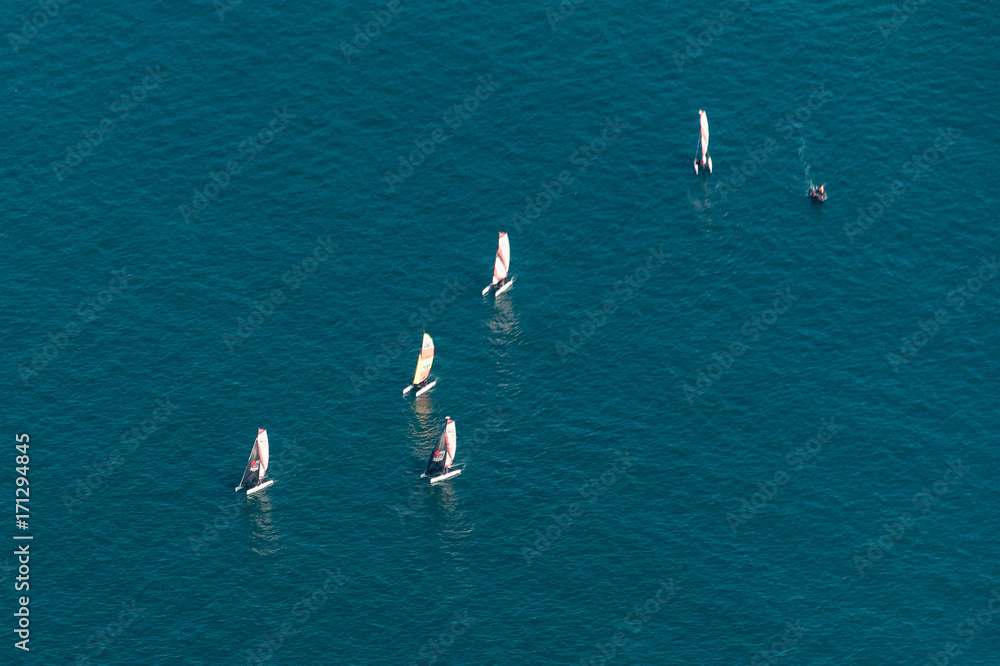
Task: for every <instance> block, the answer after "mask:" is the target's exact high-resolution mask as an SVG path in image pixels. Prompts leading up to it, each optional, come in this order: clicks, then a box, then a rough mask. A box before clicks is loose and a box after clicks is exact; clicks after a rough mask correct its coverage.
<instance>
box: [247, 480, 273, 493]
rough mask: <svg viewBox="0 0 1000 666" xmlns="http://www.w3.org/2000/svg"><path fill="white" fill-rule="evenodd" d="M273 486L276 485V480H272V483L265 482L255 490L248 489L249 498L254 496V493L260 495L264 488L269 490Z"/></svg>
mask: <svg viewBox="0 0 1000 666" xmlns="http://www.w3.org/2000/svg"><path fill="white" fill-rule="evenodd" d="M272 485H274V480H273V479H272V480H270V481H265V482H264V483H262V484H260V485H259V486H254V487H253V488H250V489H248V490H247V496H248V497H249V496H250V495H253V494H254V493H259V492H260V491H262V490H264V488H267V487H268V486H272Z"/></svg>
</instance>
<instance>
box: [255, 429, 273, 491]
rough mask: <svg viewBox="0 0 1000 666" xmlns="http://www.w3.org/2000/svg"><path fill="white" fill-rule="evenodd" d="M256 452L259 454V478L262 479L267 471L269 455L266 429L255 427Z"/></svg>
mask: <svg viewBox="0 0 1000 666" xmlns="http://www.w3.org/2000/svg"><path fill="white" fill-rule="evenodd" d="M257 452H258V453H259V454H260V480H261V481H263V480H264V474H265V473H267V461H268V459H269V458H270V456H271V450H270V446H269V445H268V443H267V431H266V430H264V429H263V428H257Z"/></svg>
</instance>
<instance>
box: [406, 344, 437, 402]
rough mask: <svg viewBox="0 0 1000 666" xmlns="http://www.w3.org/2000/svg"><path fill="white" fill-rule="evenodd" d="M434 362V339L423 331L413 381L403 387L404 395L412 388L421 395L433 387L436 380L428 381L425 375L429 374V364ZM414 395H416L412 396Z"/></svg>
mask: <svg viewBox="0 0 1000 666" xmlns="http://www.w3.org/2000/svg"><path fill="white" fill-rule="evenodd" d="M433 363H434V340H432V339H431V336H429V335H427V332H426V331H425V332H424V341H423V343H422V344H421V345H420V356H418V357H417V370H416V372H414V373H413V383H411V384H410V385H409V386H407V387H406V388H405V389H403V395H406V394H407V393H409V392H410V391H412V390H413V389H417V396H420V395H423V394H424V393H426V392H427V391H430V390H431V389H432V388H434V385H435V384H437V380H436V379H435V380H434V381H429V380H428V379H427V377H428V376H429V375H430V374H431V365H433ZM414 397H416V396H414Z"/></svg>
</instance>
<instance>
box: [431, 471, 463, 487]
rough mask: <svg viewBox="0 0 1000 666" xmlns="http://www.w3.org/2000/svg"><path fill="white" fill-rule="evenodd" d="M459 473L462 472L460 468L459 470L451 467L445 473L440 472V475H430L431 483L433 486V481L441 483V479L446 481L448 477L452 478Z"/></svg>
mask: <svg viewBox="0 0 1000 666" xmlns="http://www.w3.org/2000/svg"><path fill="white" fill-rule="evenodd" d="M461 473H462V470H460V469H453V470H451V471H450V472H448V473H447V474H442V475H441V476H434V477H431V485H432V486H433V485H434V484H435V483H441V482H442V481H447V480H448V479H451V478H454V477H456V476H458V475H459V474H461Z"/></svg>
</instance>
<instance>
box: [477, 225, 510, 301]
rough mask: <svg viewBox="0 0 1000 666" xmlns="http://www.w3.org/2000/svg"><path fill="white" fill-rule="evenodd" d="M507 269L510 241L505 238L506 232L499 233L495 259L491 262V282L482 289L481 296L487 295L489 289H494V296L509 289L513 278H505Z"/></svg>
mask: <svg viewBox="0 0 1000 666" xmlns="http://www.w3.org/2000/svg"><path fill="white" fill-rule="evenodd" d="M509 269H510V239H509V238H508V237H507V232H506V231H501V232H500V240H499V241H497V258H496V261H494V262H493V282H491V283H489V284H488V285H486V288H485V289H483V296H485V295H486V294H488V293H489V292H490V289H496V294H495V295H496V296H499V295H500V294H502V293H503V292H505V291H507V290H508V289H510V285H512V284H514V278H509V277H507V273H508V271H509Z"/></svg>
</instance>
